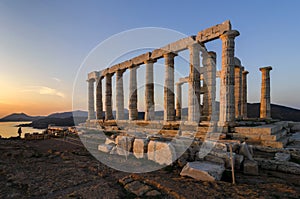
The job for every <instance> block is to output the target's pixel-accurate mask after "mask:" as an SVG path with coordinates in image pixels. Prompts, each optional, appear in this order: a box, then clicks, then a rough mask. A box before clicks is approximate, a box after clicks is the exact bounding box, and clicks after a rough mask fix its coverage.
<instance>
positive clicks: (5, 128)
mask: <svg viewBox="0 0 300 199" xmlns="http://www.w3.org/2000/svg"><path fill="white" fill-rule="evenodd" d="M28 123H31V122H28V121H26V122H0V135H1V137H2V138H9V137H17V136H18V128H19V127H17V125H19V124H28ZM44 130H45V129H35V128H32V127H22V135H21V137H22V138H24V135H25V133H34V132H37V133H42V132H43V131H44Z"/></svg>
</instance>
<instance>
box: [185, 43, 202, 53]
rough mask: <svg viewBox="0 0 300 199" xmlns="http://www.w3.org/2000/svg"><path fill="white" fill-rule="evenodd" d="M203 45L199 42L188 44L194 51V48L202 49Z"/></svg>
mask: <svg viewBox="0 0 300 199" xmlns="http://www.w3.org/2000/svg"><path fill="white" fill-rule="evenodd" d="M201 47H202V46H201V45H200V44H199V43H193V44H191V45H189V46H188V49H189V50H190V51H192V50H197V51H200V50H201V49H202V48H201Z"/></svg>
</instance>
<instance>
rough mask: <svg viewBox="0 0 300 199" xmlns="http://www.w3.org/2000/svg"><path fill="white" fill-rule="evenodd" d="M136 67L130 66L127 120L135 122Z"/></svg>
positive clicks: (136, 114)
mask: <svg viewBox="0 0 300 199" xmlns="http://www.w3.org/2000/svg"><path fill="white" fill-rule="evenodd" d="M137 68H138V67H137V66H132V67H131V68H130V69H129V71H130V77H129V106H128V107H129V120H137V119H138V109H137V100H138V98H137V78H136V70H137Z"/></svg>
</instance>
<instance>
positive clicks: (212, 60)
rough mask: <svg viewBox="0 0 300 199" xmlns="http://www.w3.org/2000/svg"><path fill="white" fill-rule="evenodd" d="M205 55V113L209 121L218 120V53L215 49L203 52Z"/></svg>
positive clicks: (203, 55)
mask: <svg viewBox="0 0 300 199" xmlns="http://www.w3.org/2000/svg"><path fill="white" fill-rule="evenodd" d="M202 57H203V61H202V62H203V68H204V73H203V81H204V84H203V85H204V86H205V87H206V88H205V89H204V90H205V91H206V93H204V95H203V114H204V115H206V116H207V120H208V121H216V116H217V115H216V73H217V67H216V58H217V57H216V53H215V52H213V51H210V52H204V53H202Z"/></svg>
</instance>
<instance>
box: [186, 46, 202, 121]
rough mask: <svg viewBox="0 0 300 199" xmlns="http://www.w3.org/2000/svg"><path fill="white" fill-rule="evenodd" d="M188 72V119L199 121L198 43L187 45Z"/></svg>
mask: <svg viewBox="0 0 300 199" xmlns="http://www.w3.org/2000/svg"><path fill="white" fill-rule="evenodd" d="M189 51H190V74H189V81H188V83H189V91H188V121H190V122H197V123H198V122H200V115H201V114H200V111H201V108H200V54H199V52H200V45H199V44H193V45H191V46H189Z"/></svg>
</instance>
